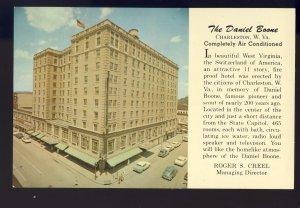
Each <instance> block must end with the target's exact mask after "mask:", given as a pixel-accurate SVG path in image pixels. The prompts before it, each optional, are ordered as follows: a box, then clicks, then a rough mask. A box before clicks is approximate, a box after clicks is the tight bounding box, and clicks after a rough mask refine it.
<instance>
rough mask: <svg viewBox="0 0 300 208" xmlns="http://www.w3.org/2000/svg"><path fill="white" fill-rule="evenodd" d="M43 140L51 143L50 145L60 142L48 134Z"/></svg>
mask: <svg viewBox="0 0 300 208" xmlns="http://www.w3.org/2000/svg"><path fill="white" fill-rule="evenodd" d="M41 140H42V141H44V142H46V143H47V144H50V145H53V144H57V143H58V141H57V140H56V139H53V138H52V137H48V136H44V137H42V138H41Z"/></svg>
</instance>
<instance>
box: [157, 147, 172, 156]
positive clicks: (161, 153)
mask: <svg viewBox="0 0 300 208" xmlns="http://www.w3.org/2000/svg"><path fill="white" fill-rule="evenodd" d="M169 152H170V150H169V149H166V148H163V149H161V150H160V151H159V153H158V156H159V157H165V156H167V155H168V154H169Z"/></svg>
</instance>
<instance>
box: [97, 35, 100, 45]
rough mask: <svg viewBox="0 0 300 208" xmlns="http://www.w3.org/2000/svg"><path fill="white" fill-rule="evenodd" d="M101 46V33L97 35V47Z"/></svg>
mask: <svg viewBox="0 0 300 208" xmlns="http://www.w3.org/2000/svg"><path fill="white" fill-rule="evenodd" d="M99 45H100V33H97V46H99Z"/></svg>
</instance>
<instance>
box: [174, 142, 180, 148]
mask: <svg viewBox="0 0 300 208" xmlns="http://www.w3.org/2000/svg"><path fill="white" fill-rule="evenodd" d="M172 145H173V146H174V147H179V146H180V145H181V143H180V142H172Z"/></svg>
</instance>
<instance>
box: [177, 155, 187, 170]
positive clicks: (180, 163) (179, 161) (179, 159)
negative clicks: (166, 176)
mask: <svg viewBox="0 0 300 208" xmlns="http://www.w3.org/2000/svg"><path fill="white" fill-rule="evenodd" d="M186 162H187V157H184V156H178V157H177V159H176V160H175V163H174V164H175V165H178V166H181V167H182V166H184V165H185V163H186Z"/></svg>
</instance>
